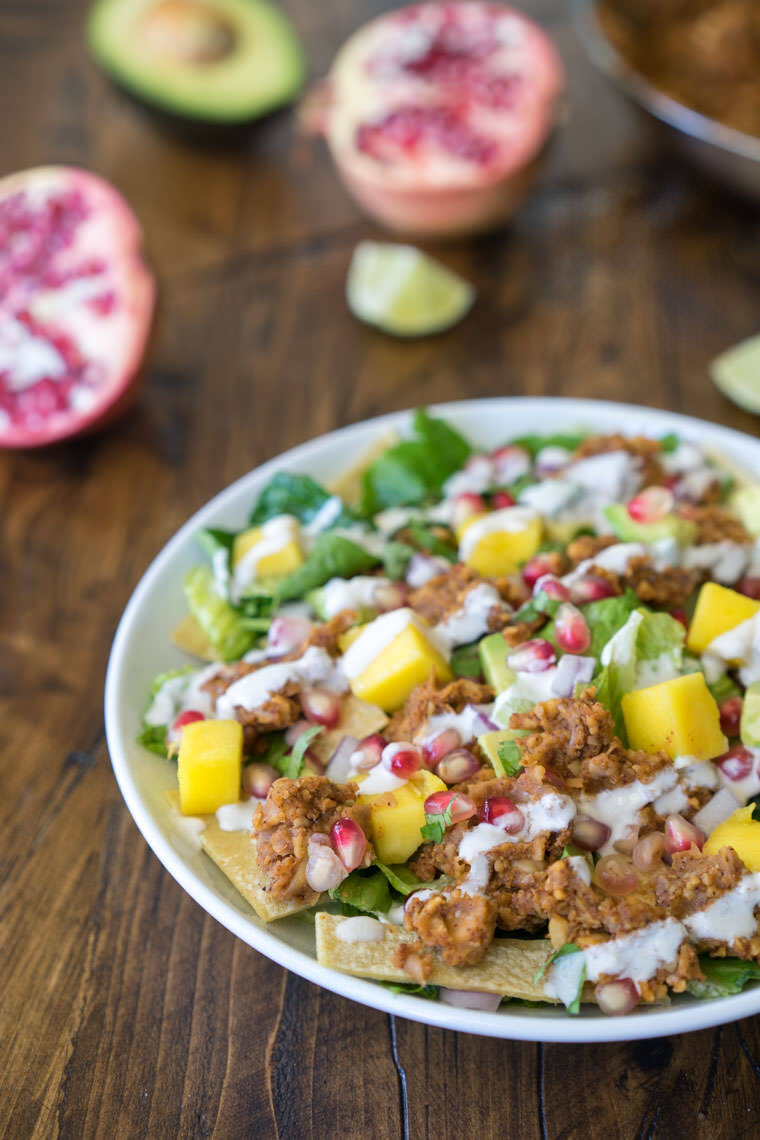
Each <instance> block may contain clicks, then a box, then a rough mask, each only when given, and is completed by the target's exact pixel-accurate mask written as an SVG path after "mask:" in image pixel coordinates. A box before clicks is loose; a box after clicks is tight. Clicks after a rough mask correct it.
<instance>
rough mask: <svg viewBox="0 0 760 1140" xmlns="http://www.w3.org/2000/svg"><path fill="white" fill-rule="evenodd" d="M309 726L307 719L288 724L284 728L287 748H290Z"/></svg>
mask: <svg viewBox="0 0 760 1140" xmlns="http://www.w3.org/2000/svg"><path fill="white" fill-rule="evenodd" d="M309 728H311V725H310V724H309V722H308V720H303V719H301V720H297V721H296V722H295V723H294V724H291V725H289V726H288V727H287V728H286V729H285V743H286V744H287V746H288V748H292V747H293V745H294V744H295V742H296V741H297V740H298V737H299V736H301V735H302V734H303V733H304V732H306V731H307V729H309Z"/></svg>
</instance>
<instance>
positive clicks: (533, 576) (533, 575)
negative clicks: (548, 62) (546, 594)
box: [522, 554, 554, 590]
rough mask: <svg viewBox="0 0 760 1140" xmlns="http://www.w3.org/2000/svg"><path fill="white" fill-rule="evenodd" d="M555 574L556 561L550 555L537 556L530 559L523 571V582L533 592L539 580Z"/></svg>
mask: <svg viewBox="0 0 760 1140" xmlns="http://www.w3.org/2000/svg"><path fill="white" fill-rule="evenodd" d="M552 573H554V560H553V559H552V558H551V557H550V556H549V555H548V554H536V555H534V556H533V558H530V559H529V560H528V561H527V562H526V563H525V565H524V566H523V569H522V576H523V581H524V582H525V585H526V586H529V587H530V588H531V590H532V589H533V588H534V587H535V585H536V582H537V581H538V579H539V578H543V577H544V576H545V575H546V574H552Z"/></svg>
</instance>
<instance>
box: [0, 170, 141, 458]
mask: <svg viewBox="0 0 760 1140" xmlns="http://www.w3.org/2000/svg"><path fill="white" fill-rule="evenodd" d="M141 245H142V232H141V230H140V226H139V223H138V221H137V219H136V218H135V216H134V214H133V213H132V211H131V210H130V208H129V206H128V205H127V203H126V202H125V201H124V199H123V198H122V197H121V195H120V194H118V193H117V192H116V190H114V189H113V187H112V186H109V184H108V183H107V182H104V181H103V180H102V179H101V178H98V177H96V176H95V175H94V174H89V173H88V172H87V171H84V170H78V169H75V168H73V167H66V166H49V167H38V168H37V169H34V170H26V171H23V172H22V173H19V174H11V175H9V176H8V177H7V178H3V179H0V446H3V447H39V446H41V445H42V444H46V443H53V442H55V441H56V440H61V439H64V438H66V437H68V436H72V435H78V434H79V433H80V432H83V431H88V430H91V429H92V428H95V427H99V426H103V424H104V423H105V422H106V421H107V420H110V419H111V418H113V417H114V416H116V415H117V414H118V413H119V412H120V411H123V410H124V408H125V407H126V406H127V404H128V402H129V401H130V400H131V398H132V397H133V396H134V394H135V391H136V386H137V380H138V378H139V373H140V364H141V362H142V359H143V356H144V353H145V349H146V345H147V341H148V334H149V331H150V325H151V318H152V315H153V306H154V302H155V284H154V280H153V275H152V273H151V272H150V270H149V269H148V267H147V265H146V264H145V262H144V260H143V257H142V253H141Z"/></svg>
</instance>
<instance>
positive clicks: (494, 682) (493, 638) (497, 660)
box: [478, 633, 517, 693]
mask: <svg viewBox="0 0 760 1140" xmlns="http://www.w3.org/2000/svg"><path fill="white" fill-rule="evenodd" d="M509 652H510V650H509V646H508V645H507V643H506V641H505V640H504V638H503V637H502V635H501V634H500V633H489V635H488V637H484V638H483V640H482V641H481V642H480V643H479V644H478V653H479V654H480V664H481V666H482V668H483V676H484V677H485V679H486V681H487V682H488V684H489V685H490V686H491V688H492V689H493V690H494V692H495V693H502V692H503V691H504V689H508V688H509V686H510V685H511V684H513V683H514V680H515V677H516V676H517V674H516V673H515V672H514V670H513V669H510V668H509V666H508V665H507V657H508V655H509Z"/></svg>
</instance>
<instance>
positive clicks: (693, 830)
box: [665, 815, 707, 855]
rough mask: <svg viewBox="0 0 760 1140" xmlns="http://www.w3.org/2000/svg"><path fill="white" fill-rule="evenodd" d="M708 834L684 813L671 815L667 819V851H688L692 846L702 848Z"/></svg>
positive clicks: (670, 853) (671, 852)
mask: <svg viewBox="0 0 760 1140" xmlns="http://www.w3.org/2000/svg"><path fill="white" fill-rule="evenodd" d="M706 838H707V836H706V835H705V833H704V831H700V830H699V828H698V827H695V826H694V824H693V823H689V821H688V819H684V817H683V816H682V815H669V816H668V818H667V819H666V820H665V853H666V854H667V855H675V853H676V851H688V850H689V849H690V848H691V847H698V848H699V850H700V851H701V850H702V847H703V846H704V842H705V839H706Z"/></svg>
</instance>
